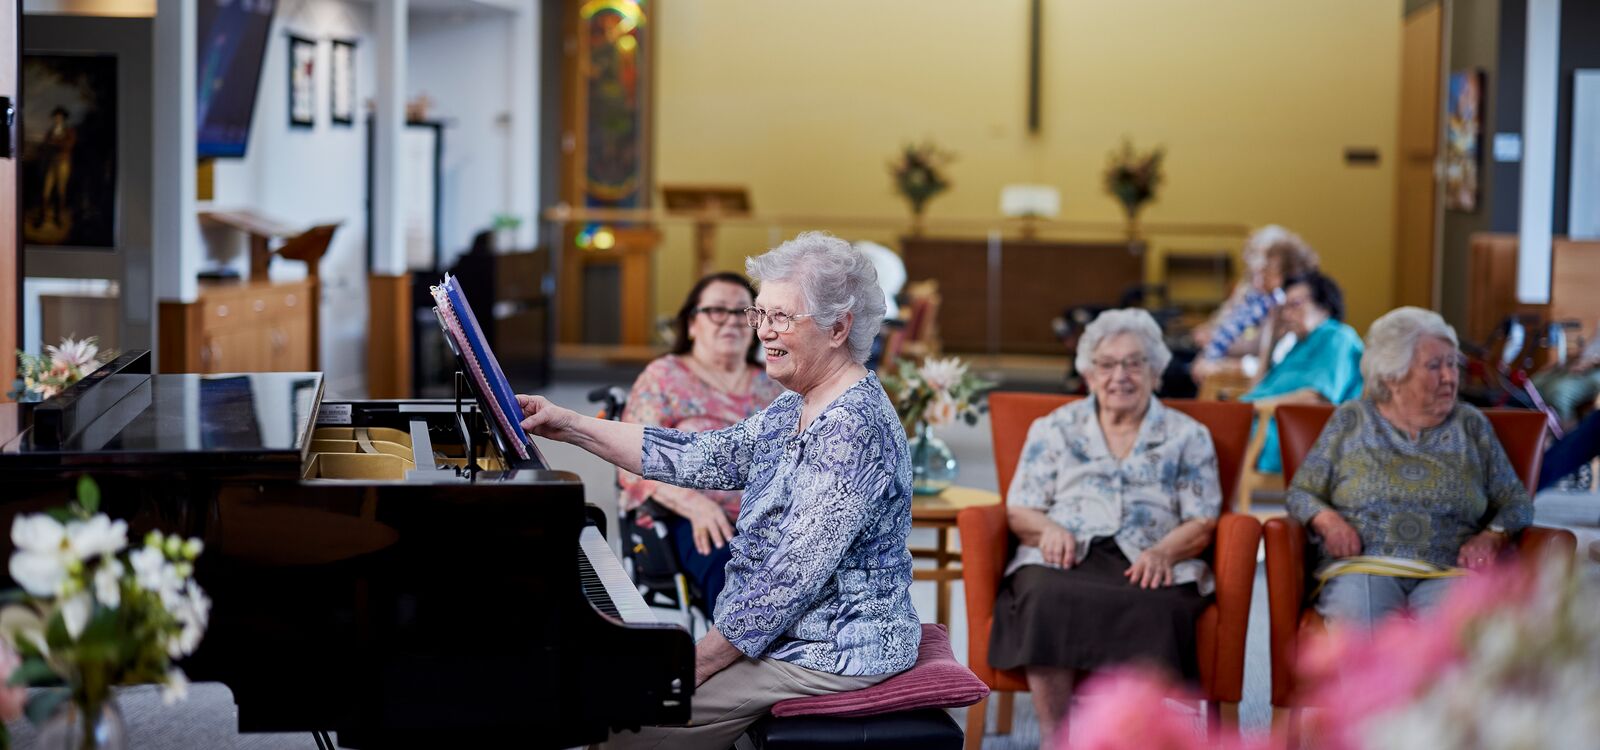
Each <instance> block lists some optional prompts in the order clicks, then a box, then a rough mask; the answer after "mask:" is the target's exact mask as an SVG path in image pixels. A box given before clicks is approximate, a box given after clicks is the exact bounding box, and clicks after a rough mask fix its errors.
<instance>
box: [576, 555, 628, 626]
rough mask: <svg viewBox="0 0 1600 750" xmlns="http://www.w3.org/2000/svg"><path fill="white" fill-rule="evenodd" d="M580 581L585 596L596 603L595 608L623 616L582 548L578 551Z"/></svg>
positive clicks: (615, 615)
mask: <svg viewBox="0 0 1600 750" xmlns="http://www.w3.org/2000/svg"><path fill="white" fill-rule="evenodd" d="M578 581H579V582H580V583H581V584H583V595H584V597H585V598H587V599H588V600H589V603H591V604H593V605H594V608H595V609H598V610H600V611H601V612H604V613H605V614H608V615H611V616H612V617H616V618H618V619H620V618H621V617H622V613H621V612H619V611H618V610H617V605H616V604H615V603H613V602H612V601H611V595H610V594H607V593H606V587H605V584H603V583H601V582H600V576H599V575H598V574H596V573H595V572H594V566H593V565H590V564H589V558H588V557H587V556H585V555H584V554H583V552H582V551H581V550H580V551H579V552H578Z"/></svg>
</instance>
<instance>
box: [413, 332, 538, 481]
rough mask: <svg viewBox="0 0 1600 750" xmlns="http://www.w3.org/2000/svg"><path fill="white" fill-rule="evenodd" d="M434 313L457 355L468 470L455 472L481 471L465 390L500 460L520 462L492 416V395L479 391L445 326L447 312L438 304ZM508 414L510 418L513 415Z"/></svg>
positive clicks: (471, 474)
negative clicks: (438, 306) (474, 401)
mask: <svg viewBox="0 0 1600 750" xmlns="http://www.w3.org/2000/svg"><path fill="white" fill-rule="evenodd" d="M433 315H434V317H435V318H437V319H438V321H439V326H440V327H441V328H443V329H444V341H445V343H446V344H448V345H449V346H450V353H451V354H454V355H455V357H456V377H455V381H456V428H457V429H459V430H461V439H462V441H463V444H464V445H466V448H467V466H466V469H465V470H463V471H457V472H456V474H457V475H460V476H466V477H467V478H468V479H474V478H476V477H477V475H478V471H479V469H478V454H477V442H476V441H475V440H473V439H472V425H471V424H470V423H469V422H468V421H467V419H468V417H467V413H466V409H465V408H464V407H463V405H462V401H463V400H464V399H463V397H462V393H463V389H465V392H466V393H470V394H471V398H473V399H475V400H476V401H477V404H476V406H477V412H478V418H479V419H480V420H483V426H484V428H485V429H484V431H485V432H487V433H489V439H491V440H493V441H494V445H495V448H496V449H498V450H499V451H500V458H501V460H503V461H505V462H506V467H507V468H513V467H515V466H516V465H517V464H518V463H520V462H521V459H520V458H519V457H518V455H517V451H516V449H515V448H512V447H511V445H510V444H508V443H507V442H506V440H507V438H506V436H505V435H502V434H500V426H499V425H497V424H495V423H494V420H493V419H491V418H490V417H489V415H490V414H493V413H494V411H493V410H492V409H490V408H489V398H491V397H490V396H489V395H488V394H485V393H481V392H480V391H479V390H478V384H477V383H474V382H472V378H471V377H469V376H468V375H467V370H468V368H469V365H468V364H467V358H466V356H464V355H463V354H462V353H461V348H460V347H459V346H457V344H456V340H455V337H453V336H451V335H450V327H449V326H448V325H445V322H444V313H441V312H439V308H437V307H435V308H434V309H433ZM507 416H508V417H509V416H510V415H507Z"/></svg>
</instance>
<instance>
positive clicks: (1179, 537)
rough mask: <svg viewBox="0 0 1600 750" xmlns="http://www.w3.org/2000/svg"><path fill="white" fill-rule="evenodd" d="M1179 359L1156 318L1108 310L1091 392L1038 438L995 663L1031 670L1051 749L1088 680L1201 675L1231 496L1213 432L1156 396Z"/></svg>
mask: <svg viewBox="0 0 1600 750" xmlns="http://www.w3.org/2000/svg"><path fill="white" fill-rule="evenodd" d="M1171 358H1172V354H1171V352H1169V351H1168V350H1167V347H1166V345H1165V344H1163V343H1162V338H1161V330H1160V328H1159V327H1158V326H1157V325H1156V323H1155V321H1154V320H1153V319H1152V318H1151V317H1150V315H1149V313H1146V312H1144V311H1143V310H1111V311H1107V312H1105V313H1102V314H1101V315H1100V317H1099V318H1096V319H1095V321H1094V322H1093V323H1090V324H1089V326H1088V328H1087V329H1085V331H1084V334H1083V339H1082V342H1081V343H1080V346H1079V348H1078V361H1077V367H1078V370H1079V372H1083V373H1087V374H1088V378H1087V380H1088V383H1089V392H1090V397H1089V398H1087V399H1084V400H1082V401H1076V402H1073V403H1070V404H1067V405H1066V406H1063V407H1061V408H1059V409H1057V410H1055V411H1054V412H1051V413H1050V414H1048V415H1046V416H1044V417H1042V418H1040V419H1039V420H1037V421H1035V422H1034V423H1033V426H1032V427H1030V428H1029V429H1028V438H1027V442H1026V443H1025V444H1024V447H1023V449H1022V461H1021V464H1020V466H1019V467H1018V469H1017V474H1016V477H1015V478H1014V479H1013V480H1012V482H1011V488H1010V491H1009V493H1008V497H1007V511H1006V512H1007V515H1008V520H1009V522H1010V525H1011V531H1012V533H1014V534H1016V535H1017V537H1018V538H1019V539H1020V540H1021V546H1020V547H1018V549H1017V553H1016V556H1015V557H1014V558H1012V560H1011V563H1010V565H1008V566H1007V568H1006V578H1005V580H1004V581H1002V582H1001V584H1000V594H999V598H998V600H997V601H996V602H995V620H994V627H993V630H992V632H991V635H990V645H989V663H990V664H992V665H993V666H995V667H996V668H998V669H1018V668H1021V669H1023V670H1025V672H1026V674H1027V679H1028V686H1029V690H1030V691H1032V693H1033V701H1034V706H1035V709H1036V712H1037V714H1038V717H1039V729H1040V733H1041V736H1042V746H1045V747H1048V746H1050V742H1051V738H1052V736H1053V735H1055V734H1058V733H1059V734H1063V735H1064V734H1065V733H1066V729H1065V714H1066V711H1067V708H1068V706H1069V705H1070V703H1071V699H1072V688H1073V683H1074V681H1075V679H1076V678H1077V675H1078V673H1079V672H1083V671H1087V670H1094V669H1099V668H1102V667H1106V666H1111V665H1116V664H1121V663H1126V662H1132V661H1145V662H1153V663H1155V664H1158V665H1161V666H1164V667H1167V668H1170V669H1171V670H1172V671H1174V672H1176V673H1178V674H1182V675H1185V676H1187V677H1190V678H1193V677H1195V676H1196V664H1195V653H1194V651H1195V621H1196V619H1197V618H1198V617H1199V616H1200V614H1201V612H1203V611H1204V609H1205V607H1206V604H1207V598H1208V596H1209V595H1210V593H1211V591H1212V588H1213V581H1212V577H1211V571H1210V569H1209V567H1208V566H1207V565H1206V563H1205V561H1203V560H1200V559H1198V558H1197V556H1198V555H1199V554H1200V553H1201V552H1203V551H1204V550H1205V549H1206V547H1208V546H1209V545H1210V544H1211V538H1212V534H1213V532H1214V530H1215V528H1216V519H1217V515H1218V513H1219V512H1220V511H1221V507H1222V495H1221V488H1220V486H1219V484H1218V477H1217V456H1216V450H1215V448H1214V447H1213V446H1212V443H1211V434H1210V433H1209V432H1208V431H1207V430H1206V428H1205V427H1204V426H1203V425H1201V424H1200V423H1199V422H1196V421H1195V420H1194V419H1192V418H1190V417H1188V416H1187V415H1185V414H1183V413H1181V412H1178V411H1176V410H1173V409H1169V408H1167V407H1165V406H1163V405H1162V403H1161V401H1160V399H1157V398H1156V397H1155V395H1154V384H1155V383H1156V382H1157V379H1158V378H1159V377H1160V373H1161V372H1162V370H1163V369H1164V368H1166V366H1167V363H1168V361H1170V360H1171Z"/></svg>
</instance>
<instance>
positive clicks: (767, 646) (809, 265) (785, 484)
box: [517, 232, 922, 748]
mask: <svg viewBox="0 0 1600 750" xmlns="http://www.w3.org/2000/svg"><path fill="white" fill-rule="evenodd" d="M746 269H747V270H748V271H749V273H750V276H751V278H754V279H756V280H757V281H758V282H759V284H760V293H759V294H758V295H756V299H755V304H754V305H753V306H751V307H749V308H746V309H745V311H744V315H745V318H746V321H747V322H748V323H749V325H750V326H751V327H752V328H755V329H756V336H757V338H759V339H760V340H761V346H762V351H763V352H764V353H765V355H766V356H765V360H766V364H767V374H768V375H770V376H771V377H772V379H774V380H776V381H778V382H779V383H781V384H782V385H783V386H784V387H785V388H787V389H789V391H788V392H786V393H784V394H783V395H781V396H779V397H778V398H777V399H776V400H774V401H773V402H772V405H771V406H768V407H767V408H766V409H763V410H761V411H760V412H758V413H757V414H755V415H754V416H752V417H749V418H748V419H745V420H743V421H741V422H739V423H738V424H735V425H733V426H732V427H726V428H723V429H720V430H710V431H706V432H684V431H680V430H673V429H668V428H664V427H645V426H642V425H637V424H629V423H626V422H609V421H605V420H601V419H595V418H593V417H584V416H580V415H578V414H577V413H575V412H573V411H571V410H569V409H563V408H561V407H558V406H555V405H554V404H551V403H550V402H549V401H548V400H547V399H544V398H542V397H538V396H520V395H519V396H518V397H517V400H518V401H519V402H520V403H521V405H522V413H523V415H524V419H523V421H522V426H523V427H524V428H526V429H527V430H528V431H529V432H530V433H533V434H535V435H539V436H541V437H545V438H550V439H553V440H561V441H563V442H568V443H572V444H574V445H577V446H580V447H582V448H584V449H586V450H588V451H590V452H591V453H594V454H595V455H597V456H599V457H601V458H603V459H605V460H607V461H610V462H611V463H613V464H615V465H617V466H618V467H620V468H623V469H626V470H628V471H630V472H633V473H635V474H639V475H641V476H643V477H644V478H646V479H651V480H655V481H658V482H665V483H667V484H673V485H677V486H680V487H692V488H696V489H719V490H733V489H743V490H744V499H743V501H742V502H741V504H740V507H739V520H738V523H737V525H736V526H737V532H738V533H737V534H735V535H734V537H733V539H732V540H730V541H729V543H728V545H729V549H730V550H731V555H730V557H729V560H728V563H727V568H726V574H727V587H726V588H724V589H723V592H722V596H721V597H720V598H718V599H717V606H716V610H715V612H714V613H713V615H712V622H713V625H712V628H711V630H710V632H708V633H707V634H706V636H705V637H704V638H702V639H700V642H699V643H698V644H696V645H695V684H696V686H697V687H696V689H695V694H694V699H693V702H692V713H691V717H690V724H689V726H687V727H645V728H644V730H643V731H641V732H639V733H638V734H629V733H624V734H617V735H612V737H611V739H610V740H609V741H608V743H607V746H608V747H612V748H619V747H649V748H668V747H683V748H701V747H708V748H711V747H715V748H722V747H727V746H729V745H731V744H733V742H734V740H736V739H738V737H739V735H740V734H742V733H743V732H744V731H745V729H746V728H747V727H749V726H750V725H751V724H753V723H755V722H756V720H758V719H760V718H761V716H762V715H764V714H765V713H766V712H767V709H769V708H770V707H771V706H772V705H773V704H775V703H777V702H779V701H782V700H785V699H788V698H796V697H801V696H811V695H822V694H826V693H840V692H846V691H851V690H859V689H862V688H865V687H869V686H872V685H875V684H877V683H879V682H882V681H884V680H885V679H887V678H888V677H890V676H891V675H893V674H895V673H897V672H900V671H903V670H905V669H907V668H909V667H910V666H911V665H912V664H913V663H915V662H916V659H917V647H918V645H919V644H920V642H921V639H922V627H921V624H920V623H919V621H918V618H917V612H916V609H914V608H913V607H912V606H911V596H910V587H911V552H910V550H909V549H907V547H906V536H907V534H909V533H910V531H911V463H910V460H909V457H908V455H907V451H906V433H905V429H904V428H903V427H901V426H900V419H899V417H898V416H897V415H896V414H895V410H894V405H893V404H891V403H890V402H889V397H888V395H887V394H885V393H884V392H883V386H882V385H881V384H880V383H879V382H878V377H877V376H876V375H874V374H873V373H872V372H871V371H869V370H867V369H866V368H865V367H863V366H862V364H861V363H862V362H864V361H866V358H867V354H868V352H869V351H870V349H871V347H872V340H873V337H874V336H876V335H877V333H878V326H879V323H880V321H882V320H883V311H884V307H883V305H884V300H883V292H882V291H881V290H880V289H879V288H878V277H877V272H876V271H874V270H873V267H872V264H871V262H869V261H868V260H867V258H866V257H864V256H863V255H862V254H861V252H860V251H858V250H856V249H854V248H852V247H850V245H849V243H847V242H845V241H844V240H840V239H838V238H835V237H830V236H828V235H825V234H821V233H817V232H806V233H804V234H801V235H799V236H798V237H796V238H794V239H793V240H790V241H788V242H785V243H783V244H782V245H779V246H778V247H777V248H774V249H773V250H772V251H770V252H768V253H766V254H765V255H762V256H760V257H757V258H751V259H749V260H748V261H746Z"/></svg>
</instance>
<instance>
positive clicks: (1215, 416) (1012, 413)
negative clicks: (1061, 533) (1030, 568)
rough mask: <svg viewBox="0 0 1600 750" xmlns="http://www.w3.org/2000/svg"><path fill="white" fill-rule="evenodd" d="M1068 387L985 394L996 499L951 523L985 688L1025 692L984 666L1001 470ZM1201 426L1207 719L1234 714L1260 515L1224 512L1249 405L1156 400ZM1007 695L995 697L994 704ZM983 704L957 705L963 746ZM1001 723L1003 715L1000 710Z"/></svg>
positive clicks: (1004, 474)
mask: <svg viewBox="0 0 1600 750" xmlns="http://www.w3.org/2000/svg"><path fill="white" fill-rule="evenodd" d="M1076 398H1078V397H1076V396H1061V395H1050V394H1037V393H1007V392H996V393H991V394H989V420H990V425H991V427H992V430H993V435H994V462H995V468H996V470H997V472H998V474H999V479H1000V504H999V505H992V506H988V507H983V508H968V509H966V510H963V511H961V514H960V515H959V516H957V518H956V524H957V525H958V526H959V528H960V529H961V571H962V573H961V580H962V582H963V584H964V586H963V588H964V589H965V590H966V597H967V664H968V666H969V667H971V668H972V671H973V673H974V674H976V675H978V678H979V679H981V680H983V681H984V682H985V683H986V684H988V685H989V687H990V689H992V690H995V691H1002V692H1009V691H1026V690H1027V689H1028V683H1027V680H1026V679H1025V678H1024V675H1023V672H1022V671H1021V670H999V669H995V668H994V667H992V666H990V665H989V630H990V628H991V627H992V626H993V625H994V602H995V598H996V597H997V596H998V595H999V591H1000V580H1001V574H1002V573H1003V572H1004V571H1005V566H1006V562H1007V552H1008V551H1009V550H1010V542H1011V539H1012V536H1011V528H1010V526H1009V525H1008V524H1007V522H1006V509H1005V497H1006V492H1007V491H1009V490H1010V487H1011V477H1012V475H1014V474H1015V473H1016V471H1017V463H1018V462H1019V461H1020V460H1021V457H1022V446H1023V443H1024V442H1025V441H1026V440H1027V437H1028V428H1029V427H1030V426H1031V425H1032V424H1033V421H1034V420H1035V419H1038V418H1039V417H1042V416H1044V415H1046V414H1049V413H1050V412H1052V411H1054V410H1055V409H1056V408H1057V407H1059V406H1061V405H1062V404H1066V403H1068V402H1070V401H1073V400H1075V399H1076ZM1162 403H1164V404H1166V405H1167V406H1169V407H1172V408H1174V409H1177V410H1178V411H1181V412H1183V413H1185V414H1188V415H1189V416H1191V417H1194V418H1195V419H1196V420H1198V421H1199V422H1200V423H1201V424H1204V425H1205V426H1206V428H1207V429H1209V430H1210V431H1211V440H1212V442H1213V443H1215V445H1216V449H1217V468H1218V474H1219V476H1220V477H1221V483H1222V504H1223V507H1222V518H1221V519H1220V521H1219V522H1218V524H1217V533H1216V539H1215V540H1214V541H1213V542H1212V546H1211V549H1210V550H1208V552H1207V554H1208V555H1209V556H1210V557H1211V558H1212V567H1213V568H1214V571H1215V575H1216V581H1217V591H1216V599H1215V601H1214V602H1213V603H1212V604H1211V606H1209V607H1207V608H1206V611H1205V612H1204V613H1203V614H1202V615H1201V617H1200V622H1199V632H1198V633H1197V634H1196V644H1197V647H1198V650H1199V653H1198V654H1197V655H1196V660H1197V661H1198V663H1199V667H1200V682H1201V689H1202V692H1203V694H1204V695H1205V697H1206V700H1207V703H1208V710H1209V711H1210V713H1211V715H1212V717H1213V718H1220V713H1221V710H1222V705H1221V704H1223V703H1227V704H1231V705H1230V710H1229V714H1230V718H1232V719H1235V720H1236V718H1237V716H1236V712H1237V705H1238V702H1239V698H1240V694H1241V692H1242V691H1243V687H1244V643H1245V628H1246V626H1247V625H1248V623H1249V619H1250V595H1251V592H1252V589H1253V587H1254V585H1255V576H1256V550H1257V548H1258V547H1259V545H1260V542H1261V524H1260V523H1259V522H1257V521H1256V519H1255V518H1254V517H1253V516H1249V515H1242V514H1236V513H1232V512H1230V503H1231V502H1232V500H1233V497H1234V489H1235V487H1236V486H1237V484H1238V479H1239V469H1240V466H1241V465H1242V463H1243V461H1244V453H1245V446H1246V445H1247V444H1248V443H1249V440H1250V422H1251V417H1252V414H1253V410H1252V409H1251V407H1250V405H1249V404H1239V403H1219V402H1201V401H1176V400H1174V401H1164V402H1162ZM1007 705H1009V701H1004V700H1003V701H1001V706H1002V708H1004V707H1005V706H1007ZM987 708H988V701H987V700H985V701H984V702H982V703H979V704H977V705H975V706H973V707H972V708H969V709H967V747H968V748H977V747H978V746H979V745H980V744H981V743H982V740H983V731H984V723H985V719H986V713H987ZM1000 723H1001V726H1002V727H1005V726H1006V725H1008V724H1009V722H1008V721H1006V718H1005V717H1002V718H1001V722H1000Z"/></svg>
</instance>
